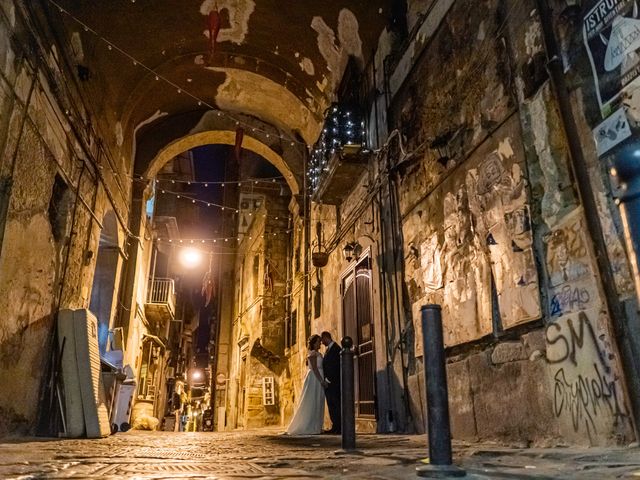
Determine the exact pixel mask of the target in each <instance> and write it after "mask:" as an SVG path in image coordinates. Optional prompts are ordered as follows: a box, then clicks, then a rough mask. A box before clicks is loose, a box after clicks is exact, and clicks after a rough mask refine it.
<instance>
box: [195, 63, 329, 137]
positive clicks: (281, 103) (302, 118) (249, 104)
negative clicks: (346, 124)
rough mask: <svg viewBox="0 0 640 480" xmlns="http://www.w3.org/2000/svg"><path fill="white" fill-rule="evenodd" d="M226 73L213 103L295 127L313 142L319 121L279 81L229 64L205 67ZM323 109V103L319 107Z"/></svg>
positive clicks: (316, 134) (319, 126)
mask: <svg viewBox="0 0 640 480" xmlns="http://www.w3.org/2000/svg"><path fill="white" fill-rule="evenodd" d="M206 68H207V69H208V70H211V71H213V72H221V73H224V74H225V81H224V83H223V84H222V85H220V86H219V87H218V90H217V95H216V105H217V106H218V107H219V108H221V109H223V110H229V111H238V109H239V108H240V106H242V107H241V108H242V113H245V114H249V115H255V116H256V117H258V118H262V119H263V120H264V121H266V122H269V123H271V124H273V125H276V126H278V127H279V128H281V129H283V130H284V131H287V129H290V130H294V131H295V130H298V131H299V132H300V134H301V135H302V136H303V138H304V139H305V140H306V141H307V142H309V143H313V142H314V141H315V140H316V139H317V138H318V135H319V133H320V128H321V125H320V124H319V122H318V121H317V120H316V118H315V117H314V113H313V112H312V110H311V109H310V107H311V106H312V105H309V106H305V105H304V104H303V103H302V102H300V100H299V99H298V98H297V97H296V96H295V95H293V94H292V93H291V92H290V91H289V90H287V89H286V88H285V87H283V86H282V85H280V84H278V83H276V82H274V81H272V80H269V79H268V78H266V77H263V76H261V75H258V74H256V73H253V72H249V71H246V70H240V69H232V68H219V67H206ZM319 110H322V107H320V108H319Z"/></svg>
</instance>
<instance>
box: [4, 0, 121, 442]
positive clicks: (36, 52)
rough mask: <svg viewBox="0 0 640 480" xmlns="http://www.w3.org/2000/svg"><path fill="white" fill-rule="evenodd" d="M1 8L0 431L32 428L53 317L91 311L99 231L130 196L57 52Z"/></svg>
mask: <svg viewBox="0 0 640 480" xmlns="http://www.w3.org/2000/svg"><path fill="white" fill-rule="evenodd" d="M0 8H1V10H2V15H0V45H1V46H0V84H1V88H0V112H1V114H0V153H1V163H0V184H1V185H2V199H1V200H0V205H2V208H0V211H1V214H0V248H1V252H0V292H1V295H0V311H2V319H1V320H0V364H1V365H0V381H1V382H2V384H3V385H6V386H7V388H5V389H4V392H3V393H2V394H0V431H4V430H11V431H15V430H16V429H21V430H23V431H33V429H34V428H35V424H36V417H37V415H38V413H46V412H43V410H42V406H41V404H40V395H41V393H42V392H43V390H42V386H43V379H47V378H48V375H49V371H48V369H49V365H48V362H49V358H50V354H51V345H52V339H53V337H52V334H53V327H54V318H55V315H56V312H57V311H58V310H60V309H64V308H74V309H75V308H88V306H89V301H90V298H91V297H90V296H91V284H92V278H93V273H94V268H95V261H96V258H97V250H98V240H99V236H100V228H101V227H100V225H101V223H102V220H103V217H104V215H105V213H106V211H108V210H113V211H115V212H117V214H118V215H119V219H120V220H121V221H123V222H126V208H125V205H126V201H127V199H126V192H125V190H124V189H122V190H120V189H119V188H118V187H117V186H118V185H122V184H121V183H120V182H122V177H120V178H117V175H116V172H114V171H112V170H111V169H110V166H109V164H105V165H104V167H105V168H104V169H103V170H102V171H101V170H100V169H99V168H98V163H99V160H98V158H97V157H98V152H100V155H102V159H103V161H104V162H105V163H106V162H107V160H106V157H105V156H104V155H106V150H104V149H102V150H101V149H100V148H98V146H97V137H96V136H95V133H94V131H93V130H92V128H91V127H88V128H86V129H83V130H82V131H80V130H78V127H79V126H80V125H81V124H85V125H88V124H89V118H88V114H87V111H86V109H85V108H84V104H83V102H82V97H81V95H80V93H79V91H78V90H77V89H75V82H77V80H71V81H69V80H68V79H69V78H70V77H69V76H70V75H71V76H72V75H73V74H72V73H70V72H68V71H66V70H65V69H64V66H63V65H64V63H63V62H61V59H60V55H59V51H58V50H57V47H56V46H55V45H54V44H53V43H51V42H50V41H49V38H48V37H47V35H46V32H38V34H36V35H35V37H34V33H33V32H32V31H31V28H32V27H33V25H34V19H33V18H32V17H30V16H29V12H28V9H27V8H26V7H25V5H24V4H22V3H21V2H2V3H1V4H0ZM120 227H122V224H121V225H120ZM44 401H45V402H46V401H47V399H46V398H45V399H44Z"/></svg>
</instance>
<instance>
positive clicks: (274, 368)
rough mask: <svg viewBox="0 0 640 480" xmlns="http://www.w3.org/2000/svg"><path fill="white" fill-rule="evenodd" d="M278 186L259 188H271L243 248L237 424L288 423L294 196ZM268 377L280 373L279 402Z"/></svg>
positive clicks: (234, 346) (232, 412) (233, 386)
mask: <svg viewBox="0 0 640 480" xmlns="http://www.w3.org/2000/svg"><path fill="white" fill-rule="evenodd" d="M278 191H279V190H278V189H276V190H275V192H274V191H264V192H262V191H260V192H259V193H264V194H265V198H264V202H263V204H262V206H261V207H260V209H259V210H257V211H256V212H255V214H254V215H255V218H254V220H253V223H252V224H251V226H250V227H249V230H248V231H247V232H246V233H245V235H244V238H243V241H242V243H241V244H240V247H239V250H238V257H237V261H236V280H235V288H236V300H235V312H234V319H233V328H232V337H231V338H232V341H231V354H230V356H231V359H232V363H231V369H230V374H231V376H230V378H231V382H230V387H229V404H228V408H229V412H228V418H229V422H228V423H227V425H228V426H230V427H231V428H233V427H245V428H252V427H262V426H267V425H280V424H281V423H282V420H281V417H280V415H281V407H280V404H279V399H280V398H282V395H281V393H280V390H281V388H280V384H281V383H282V382H283V381H286V380H285V379H281V376H282V374H283V368H284V354H285V344H284V334H283V333H284V329H285V317H286V298H287V297H286V292H287V285H286V281H287V278H286V275H287V261H288V258H287V251H288V248H289V238H290V232H289V231H288V222H289V220H288V217H289V216H288V210H287V204H288V200H289V198H288V197H280V196H279V195H278ZM256 193H258V192H256ZM243 357H244V360H243ZM243 365H244V366H243ZM264 377H273V378H274V381H275V395H276V396H275V404H274V405H263V387H262V385H263V378H264Z"/></svg>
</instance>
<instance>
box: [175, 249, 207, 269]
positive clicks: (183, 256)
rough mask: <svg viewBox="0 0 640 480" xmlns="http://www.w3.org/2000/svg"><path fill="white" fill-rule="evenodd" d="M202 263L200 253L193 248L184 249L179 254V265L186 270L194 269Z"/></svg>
mask: <svg viewBox="0 0 640 480" xmlns="http://www.w3.org/2000/svg"><path fill="white" fill-rule="evenodd" d="M201 261H202V253H201V252H200V251H199V250H197V249H195V248H185V249H183V250H182V251H181V252H180V263H182V265H183V266H185V267H187V268H195V267H197V266H198V265H200V262H201Z"/></svg>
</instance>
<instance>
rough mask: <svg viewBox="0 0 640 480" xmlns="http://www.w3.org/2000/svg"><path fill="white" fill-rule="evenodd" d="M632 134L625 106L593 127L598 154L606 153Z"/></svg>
mask: <svg viewBox="0 0 640 480" xmlns="http://www.w3.org/2000/svg"><path fill="white" fill-rule="evenodd" d="M630 136H631V128H630V127H629V122H628V121H627V115H626V113H625V109H624V108H619V109H618V110H616V111H615V112H614V113H613V114H612V115H610V116H609V117H608V118H607V119H606V120H605V121H604V122H602V123H601V124H600V125H598V126H597V127H596V128H594V129H593V138H594V139H595V141H596V150H597V151H598V156H600V155H604V154H605V153H607V152H608V151H609V150H611V149H612V148H613V147H615V146H616V145H618V144H619V143H620V142H622V141H623V140H625V139H627V138H629V137H630Z"/></svg>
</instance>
